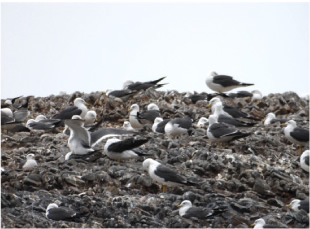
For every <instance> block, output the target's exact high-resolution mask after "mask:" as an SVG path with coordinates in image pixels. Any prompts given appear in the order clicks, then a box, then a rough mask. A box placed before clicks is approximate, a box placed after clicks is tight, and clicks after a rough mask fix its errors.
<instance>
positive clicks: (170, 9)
mask: <svg viewBox="0 0 310 229" xmlns="http://www.w3.org/2000/svg"><path fill="white" fill-rule="evenodd" d="M1 5H2V7H1V65H2V66H1V81H2V82H1V97H2V98H8V97H14V96H19V95H24V96H27V95H35V96H49V95H50V94H58V93H59V92H60V91H66V92H67V93H72V92H75V91H81V92H86V93H90V92H94V91H105V90H107V89H121V88H122V85H123V82H124V81H126V80H133V81H148V80H154V79H157V78H160V77H162V76H167V78H166V79H165V80H164V81H163V82H165V83H169V84H168V85H167V86H165V87H163V88H162V90H167V89H176V90H178V91H180V92H184V91H193V90H196V91H198V92H202V91H206V92H211V90H210V89H209V88H208V87H207V86H206V84H205V78H206V77H207V75H209V73H210V72H211V71H216V72H218V73H219V74H227V75H231V76H233V77H234V78H235V79H237V80H239V81H242V82H246V83H254V84H255V86H252V87H248V88H242V89H235V90H234V91H238V90H249V91H251V90H254V89H259V90H260V91H262V93H263V94H264V95H267V94H269V93H277V92H285V91H295V92H297V93H298V94H300V95H304V94H306V93H308V91H309V63H310V60H309V3H290V2H289V3H210V2H209V3H208V2H207V3H190V2H187V3H104V2H101V3H100V2H99V3H2V4H1Z"/></svg>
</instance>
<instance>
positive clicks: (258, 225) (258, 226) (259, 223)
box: [251, 218, 282, 229]
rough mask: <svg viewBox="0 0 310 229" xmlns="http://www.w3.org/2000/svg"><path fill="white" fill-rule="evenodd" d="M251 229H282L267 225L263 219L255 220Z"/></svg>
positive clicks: (278, 226)
mask: <svg viewBox="0 0 310 229" xmlns="http://www.w3.org/2000/svg"><path fill="white" fill-rule="evenodd" d="M251 227H253V228H254V229H263V228H282V226H280V225H273V224H266V222H265V220H264V219H263V218H260V219H257V220H255V222H254V224H251Z"/></svg>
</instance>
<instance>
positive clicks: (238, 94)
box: [228, 91, 253, 98]
mask: <svg viewBox="0 0 310 229" xmlns="http://www.w3.org/2000/svg"><path fill="white" fill-rule="evenodd" d="M228 96H229V97H231V98H244V97H252V96H253V94H252V93H251V92H248V91H238V92H236V93H229V94H228Z"/></svg>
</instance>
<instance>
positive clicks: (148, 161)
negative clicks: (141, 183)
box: [142, 158, 160, 170]
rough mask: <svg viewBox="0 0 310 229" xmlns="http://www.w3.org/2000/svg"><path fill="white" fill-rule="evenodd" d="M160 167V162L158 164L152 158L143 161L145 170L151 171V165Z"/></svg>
mask: <svg viewBox="0 0 310 229" xmlns="http://www.w3.org/2000/svg"><path fill="white" fill-rule="evenodd" d="M154 164H155V165H159V164H160V163H159V162H157V161H155V160H153V159H151V158H148V159H145V160H144V161H143V163H142V166H143V168H144V169H145V170H148V169H149V167H150V166H151V165H154Z"/></svg>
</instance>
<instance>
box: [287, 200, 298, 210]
mask: <svg viewBox="0 0 310 229" xmlns="http://www.w3.org/2000/svg"><path fill="white" fill-rule="evenodd" d="M299 205H300V200H298V199H294V200H292V201H291V203H290V204H289V207H290V208H291V209H292V210H293V211H299V209H298V207H299Z"/></svg>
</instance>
